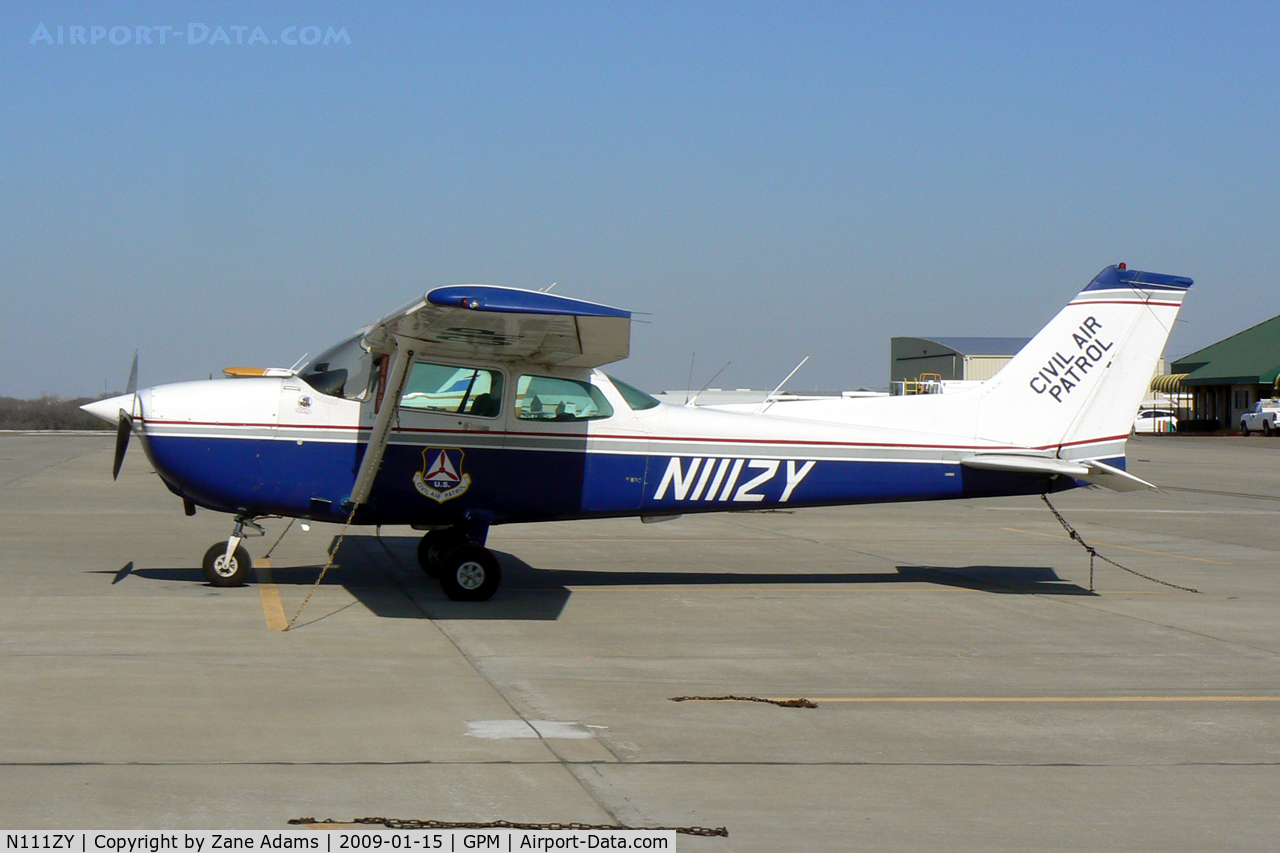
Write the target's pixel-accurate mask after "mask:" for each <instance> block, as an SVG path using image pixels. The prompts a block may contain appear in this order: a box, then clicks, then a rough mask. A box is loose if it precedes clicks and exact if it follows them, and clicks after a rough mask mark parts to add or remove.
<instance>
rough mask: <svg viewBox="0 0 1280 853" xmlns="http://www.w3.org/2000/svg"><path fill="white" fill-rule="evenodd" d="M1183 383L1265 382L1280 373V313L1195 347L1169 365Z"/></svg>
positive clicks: (1269, 382) (1193, 384) (1238, 383)
mask: <svg viewBox="0 0 1280 853" xmlns="http://www.w3.org/2000/svg"><path fill="white" fill-rule="evenodd" d="M1169 372H1170V373H1186V374H1188V375H1187V377H1186V378H1185V379H1183V380H1182V384H1183V385H1187V386H1195V385H1262V384H1267V385H1269V384H1271V383H1273V382H1275V381H1276V376H1278V375H1280V316H1276V317H1272V318H1271V319H1270V320H1267V321H1265V322H1262V323H1259V324H1258V325H1256V326H1253V327H1252V328H1249V329H1245V330H1244V331H1243V332H1237V333H1236V334H1234V335H1232V336H1231V337H1229V338H1226V339H1224V340H1221V341H1218V342H1217V343H1216V344H1211V345H1210V346H1207V347H1205V348H1204V349H1200V350H1196V351H1195V352H1193V353H1191V354H1190V355H1184V356H1183V357H1182V358H1180V359H1178V360H1177V361H1175V362H1174V363H1173V364H1172V365H1170V371H1169Z"/></svg>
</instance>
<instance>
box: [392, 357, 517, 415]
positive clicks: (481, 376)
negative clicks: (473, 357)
mask: <svg viewBox="0 0 1280 853" xmlns="http://www.w3.org/2000/svg"><path fill="white" fill-rule="evenodd" d="M400 407H401V408H402V409H416V410H419V411H431V412H450V413H453V414H460V415H475V416H476V417H480V418H496V417H497V416H498V415H500V414H502V374H501V373H499V372H498V371H496V370H486V369H485V368H482V367H481V368H477V367H458V366H457V365H452V364H432V363H431V362H426V361H419V362H417V363H416V364H414V365H413V368H412V370H410V371H409V378H408V380H407V381H406V382H405V385H404V395H403V396H402V397H401V398H400Z"/></svg>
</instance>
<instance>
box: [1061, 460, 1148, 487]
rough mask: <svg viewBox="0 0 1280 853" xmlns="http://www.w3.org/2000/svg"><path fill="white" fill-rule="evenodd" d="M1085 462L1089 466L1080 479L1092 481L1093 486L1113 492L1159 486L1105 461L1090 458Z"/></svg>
mask: <svg viewBox="0 0 1280 853" xmlns="http://www.w3.org/2000/svg"><path fill="white" fill-rule="evenodd" d="M1085 464H1086V465H1088V466H1089V473H1088V474H1087V475H1085V476H1083V477H1081V478H1080V479H1081V480H1086V481H1088V482H1090V483H1093V484H1094V485H1095V486H1102V487H1103V488H1104V489H1110V490H1111V491H1113V492H1138V491H1142V490H1144V489H1150V490H1152V491H1155V490H1157V489H1158V488H1159V487H1158V486H1155V485H1153V484H1151V483H1148V482H1147V481H1146V480H1143V479H1142V478H1141V477H1135V476H1133V475H1132V474H1130V473H1129V472H1128V471H1121V470H1120V469H1119V468H1113V467H1112V466H1110V465H1108V464H1106V463H1105V462H1098V461H1097V460H1094V459H1090V460H1088V461H1087V462H1085Z"/></svg>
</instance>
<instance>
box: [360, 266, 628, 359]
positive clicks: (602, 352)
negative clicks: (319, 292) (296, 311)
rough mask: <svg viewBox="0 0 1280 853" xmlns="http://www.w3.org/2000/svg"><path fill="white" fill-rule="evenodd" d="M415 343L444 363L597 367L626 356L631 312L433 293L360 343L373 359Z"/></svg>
mask: <svg viewBox="0 0 1280 853" xmlns="http://www.w3.org/2000/svg"><path fill="white" fill-rule="evenodd" d="M397 338H399V339H401V340H407V341H413V342H416V343H418V344H420V345H421V346H420V347H419V348H418V351H419V352H420V353H430V354H432V355H433V356H440V357H444V358H484V359H490V360H498V361H514V360H520V361H528V362H532V363H534V364H555V365H561V366H563V367H599V366H601V365H603V364H609V363H610V362H614V361H620V360H621V359H624V358H626V357H627V356H628V355H630V353H631V312H630V311H624V310H622V309H620V308H610V307H609V306H607V305H598V304H596V303H594V302H584V301H582V300H580V299H570V298H568V297H565V296H556V295H552V294H550V293H539V292H536V291H532V290H518V289H516V288H511V287H496V286H493V285H486V284H462V285H453V286H450V287H438V288H436V289H435V290H432V291H430V292H428V293H427V294H426V296H424V297H423V298H422V299H420V300H417V301H416V302H412V303H410V304H408V305H406V306H405V307H404V308H401V309H400V310H398V311H394V312H392V313H391V314H388V315H387V316H386V317H383V318H382V319H381V320H379V321H378V322H377V323H374V324H373V326H372V327H371V328H370V329H369V331H368V332H367V333H366V334H365V336H364V343H365V345H366V346H367V347H369V349H370V351H372V352H373V353H374V354H376V355H381V354H386V353H390V352H392V351H393V350H395V349H396V343H395V341H396V339H397Z"/></svg>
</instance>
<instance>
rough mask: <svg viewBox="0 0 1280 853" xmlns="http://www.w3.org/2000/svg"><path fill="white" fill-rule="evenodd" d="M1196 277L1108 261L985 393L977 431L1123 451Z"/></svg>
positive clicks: (1004, 438) (1080, 450)
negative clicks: (1125, 265) (1158, 271)
mask: <svg viewBox="0 0 1280 853" xmlns="http://www.w3.org/2000/svg"><path fill="white" fill-rule="evenodd" d="M1191 283H1192V282H1191V279H1189V278H1183V277H1181V276H1172V275H1163V274H1161V273H1149V272H1139V271H1137V270H1127V269H1125V268H1124V266H1123V265H1120V266H1110V267H1107V268H1106V269H1104V270H1103V271H1102V272H1100V273H1098V275H1097V276H1096V277H1095V278H1094V279H1093V281H1092V282H1090V283H1089V286H1088V287H1086V288H1085V289H1084V290H1082V291H1081V292H1080V294H1079V295H1078V296H1076V298H1075V299H1073V300H1071V302H1070V303H1068V304H1067V306H1066V307H1065V308H1063V309H1062V311H1061V312H1059V313H1058V316H1056V317H1054V318H1053V320H1051V321H1050V322H1049V324H1048V325H1047V326H1045V327H1044V328H1043V329H1042V330H1041V331H1040V333H1039V334H1038V335H1036V336H1035V337H1034V338H1032V340H1031V342H1030V343H1028V344H1027V345H1026V347H1024V348H1023V349H1022V351H1021V352H1019V353H1018V354H1017V355H1016V356H1015V357H1014V358H1013V359H1012V360H1011V361H1010V362H1009V363H1008V364H1007V365H1005V366H1004V367H1003V368H1002V369H1001V370H1000V372H999V373H998V374H996V376H994V377H993V378H992V379H991V380H989V381H988V382H987V383H985V384H984V385H983V387H982V388H981V389H980V390H979V391H977V392H976V393H977V394H978V395H979V400H978V410H977V422H976V432H977V437H978V438H981V439H986V440H990V441H996V442H1000V443H1006V444H1011V445H1015V446H1018V447H1027V448H1036V449H1042V450H1053V451H1056V452H1057V455H1058V456H1061V457H1063V458H1068V459H1096V458H1114V457H1117V456H1123V454H1124V441H1125V439H1126V438H1127V437H1128V435H1129V430H1130V427H1131V426H1132V425H1133V418H1134V414H1135V413H1136V412H1137V409H1138V406H1139V405H1140V404H1141V403H1142V400H1143V398H1144V397H1145V396H1146V392H1147V388H1148V385H1149V384H1150V382H1151V376H1152V374H1153V373H1154V372H1155V369H1156V365H1157V364H1158V363H1159V359H1160V354H1161V353H1162V352H1163V351H1164V346H1165V343H1166V342H1167V341H1168V339H1169V332H1170V331H1171V330H1172V329H1173V322H1174V320H1175V319H1176V318H1177V316H1178V309H1179V308H1180V307H1181V306H1182V300H1183V297H1185V296H1186V293H1187V288H1189V287H1190V286H1191Z"/></svg>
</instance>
